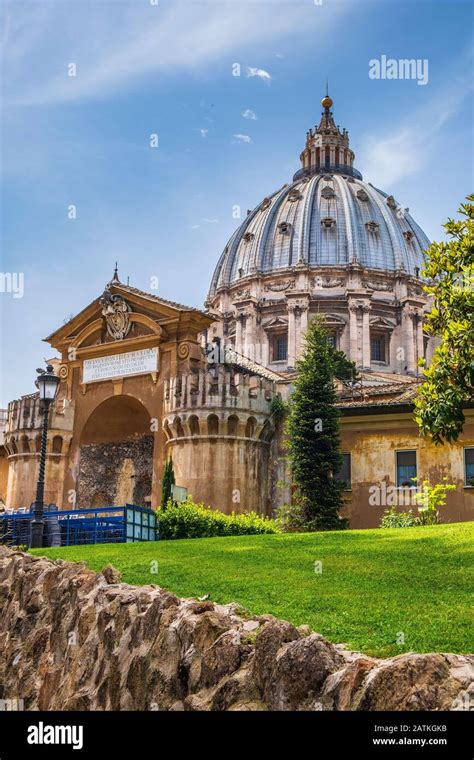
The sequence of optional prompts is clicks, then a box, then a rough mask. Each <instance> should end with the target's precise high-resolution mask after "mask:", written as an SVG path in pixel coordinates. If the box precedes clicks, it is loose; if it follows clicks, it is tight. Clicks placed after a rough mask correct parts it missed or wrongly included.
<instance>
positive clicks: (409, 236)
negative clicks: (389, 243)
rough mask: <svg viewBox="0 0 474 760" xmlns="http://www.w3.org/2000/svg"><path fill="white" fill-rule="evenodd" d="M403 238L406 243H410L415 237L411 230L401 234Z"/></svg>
mask: <svg viewBox="0 0 474 760" xmlns="http://www.w3.org/2000/svg"><path fill="white" fill-rule="evenodd" d="M403 237H404V238H405V240H408V242H409V243H410V242H411V241H412V240H413V238H414V237H415V236H414V234H413V232H412V231H411V230H405V232H404V233H403Z"/></svg>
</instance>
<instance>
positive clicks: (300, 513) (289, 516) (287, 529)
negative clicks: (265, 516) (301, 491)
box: [275, 503, 310, 533]
mask: <svg viewBox="0 0 474 760" xmlns="http://www.w3.org/2000/svg"><path fill="white" fill-rule="evenodd" d="M275 522H276V524H277V525H278V527H279V528H280V530H281V531H283V533H305V532H308V531H309V530H310V528H308V524H307V519H306V513H305V510H304V507H303V506H302V505H301V504H298V503H296V504H282V505H281V507H277V509H276V521H275Z"/></svg>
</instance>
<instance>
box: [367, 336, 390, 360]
mask: <svg viewBox="0 0 474 760" xmlns="http://www.w3.org/2000/svg"><path fill="white" fill-rule="evenodd" d="M385 349H386V341H385V335H371V337H370V360H371V361H373V362H386V361H387V358H386V350H385Z"/></svg>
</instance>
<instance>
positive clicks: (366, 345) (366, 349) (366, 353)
mask: <svg viewBox="0 0 474 760" xmlns="http://www.w3.org/2000/svg"><path fill="white" fill-rule="evenodd" d="M361 309H362V369H364V370H368V369H370V322H369V316H370V304H369V303H364V304H362V306H361Z"/></svg>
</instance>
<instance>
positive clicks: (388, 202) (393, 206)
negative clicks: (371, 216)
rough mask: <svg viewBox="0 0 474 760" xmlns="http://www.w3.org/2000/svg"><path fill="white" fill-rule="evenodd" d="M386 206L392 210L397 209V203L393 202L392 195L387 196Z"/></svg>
mask: <svg viewBox="0 0 474 760" xmlns="http://www.w3.org/2000/svg"><path fill="white" fill-rule="evenodd" d="M387 206H390V208H393V209H396V208H398V204H397V201H396V200H395V198H394V197H393V195H389V196H388V197H387Z"/></svg>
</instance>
